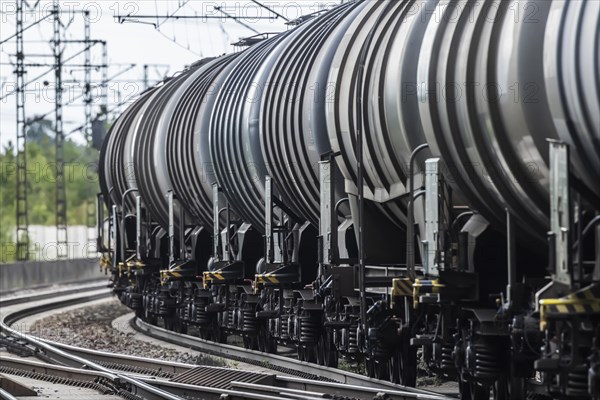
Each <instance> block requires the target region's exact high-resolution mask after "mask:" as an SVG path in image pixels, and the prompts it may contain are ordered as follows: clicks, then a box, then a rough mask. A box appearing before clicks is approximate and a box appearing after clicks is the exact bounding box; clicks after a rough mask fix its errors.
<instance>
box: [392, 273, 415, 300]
mask: <svg viewBox="0 0 600 400" xmlns="http://www.w3.org/2000/svg"><path fill="white" fill-rule="evenodd" d="M392 296H394V297H398V296H406V297H412V296H413V281H412V280H411V279H410V278H394V279H392Z"/></svg>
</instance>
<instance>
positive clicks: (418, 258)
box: [98, 0, 600, 399]
mask: <svg viewBox="0 0 600 400" xmlns="http://www.w3.org/2000/svg"><path fill="white" fill-rule="evenodd" d="M297 22H298V23H297V24H296V26H294V27H292V28H290V29H289V30H288V31H286V32H284V33H281V34H278V35H274V36H271V37H268V38H266V39H263V40H250V41H249V42H252V43H253V45H252V46H248V48H247V49H245V50H244V51H240V52H237V53H234V54H229V55H224V56H221V57H217V58H209V59H203V60H201V61H199V62H197V63H195V64H193V65H191V66H190V67H189V68H187V69H186V70H184V71H182V72H181V73H178V74H176V75H175V76H173V77H171V78H169V79H166V80H165V81H164V82H162V83H161V84H159V85H157V86H156V87H154V88H151V89H149V90H147V91H146V92H145V93H143V95H141V96H140V98H139V99H138V100H137V101H136V102H135V103H134V104H132V105H131V106H130V107H129V108H128V109H127V110H125V111H124V112H123V114H122V115H121V116H120V118H119V119H118V120H117V121H116V122H115V123H114V125H113V126H112V128H111V131H110V133H109V135H108V137H107V139H106V141H105V143H104V146H103V149H102V152H101V161H100V177H101V181H100V183H101V194H100V195H99V204H100V205H99V226H98V231H99V234H100V235H99V237H100V239H99V244H100V245H101V247H102V251H103V254H104V255H103V258H102V264H103V266H104V267H105V268H106V269H107V270H108V271H109V272H110V274H111V281H112V284H113V286H114V290H115V293H117V294H118V295H119V297H120V299H121V300H122V302H123V303H125V304H126V305H128V306H129V307H131V308H132V309H133V310H135V311H136V313H137V315H138V317H140V318H142V319H144V320H146V321H150V322H154V323H162V324H164V325H165V326H166V327H167V328H168V329H173V330H177V331H180V332H186V331H187V330H188V329H189V328H190V327H195V329H194V330H193V331H194V332H200V335H201V336H202V337H203V338H205V339H209V340H214V341H224V340H225V339H226V336H227V335H230V334H237V335H241V336H242V337H243V342H244V345H245V346H246V347H248V348H252V349H259V350H261V351H265V352H275V351H277V347H278V346H293V347H295V348H296V349H297V352H298V357H299V358H300V359H302V360H306V361H309V362H316V363H319V364H322V365H328V366H336V365H337V363H338V360H339V358H340V357H343V358H345V359H349V360H354V361H359V362H364V363H365V365H366V371H367V373H368V374H370V375H371V376H374V377H377V378H380V379H389V380H392V381H394V382H398V383H401V384H404V385H415V380H416V373H417V358H420V359H422V361H423V363H424V364H425V365H426V366H427V368H428V369H429V370H430V371H433V372H434V373H436V374H439V375H443V376H446V377H450V378H454V379H457V380H458V381H459V383H460V387H461V395H462V397H463V398H464V399H489V398H490V393H492V394H493V397H494V398H496V399H505V398H512V399H524V398H526V397H527V396H529V395H532V396H544V395H545V396H549V397H554V398H560V399H598V398H600V395H599V393H600V350H599V347H600V214H599V212H600V2H597V1H592V0H589V1H547V0H543V1H542V0H539V1H535V0H533V1H527V2H523V1H492V0H486V1H480V2H471V1H438V0H419V1H415V0H404V1H356V2H347V3H344V4H342V5H339V6H337V7H334V8H332V9H330V10H329V11H327V12H324V13H321V14H319V15H313V16H312V17H311V18H303V19H302V21H297ZM104 207H106V208H107V210H108V214H104V211H103V210H104ZM105 215H106V217H105ZM196 328H197V329H196Z"/></svg>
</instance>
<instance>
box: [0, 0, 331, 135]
mask: <svg viewBox="0 0 600 400" xmlns="http://www.w3.org/2000/svg"><path fill="white" fill-rule="evenodd" d="M26 2H27V4H28V5H29V6H31V8H28V9H27V10H26V13H25V17H24V23H23V24H24V26H25V27H28V26H30V25H32V24H35V25H33V26H32V27H31V28H29V29H27V30H26V31H25V33H24V37H25V47H24V54H25V63H27V64H50V65H49V66H39V67H38V66H29V67H27V74H26V77H25V80H26V82H31V83H30V84H29V85H28V86H27V90H26V93H25V97H26V106H25V110H26V115H27V117H28V118H29V117H33V116H34V115H43V114H46V113H48V118H49V119H51V120H53V119H54V114H53V110H54V99H55V94H54V87H55V86H54V73H53V71H52V69H51V68H52V66H51V64H52V63H53V58H52V57H51V55H52V46H51V44H50V43H49V41H50V40H51V39H52V35H53V17H52V15H51V11H52V1H36V0H27V1H26ZM261 3H262V4H263V5H267V6H269V7H270V8H271V9H272V10H274V11H275V12H277V13H278V14H280V15H281V16H283V17H285V18H286V19H289V20H293V19H295V18H298V17H300V16H301V15H305V14H309V13H313V12H317V11H322V10H324V9H327V8H328V7H331V6H333V5H335V4H339V3H340V1H339V0H337V1H326V0H321V1H318V0H299V1H268V0H267V1H261ZM33 6H35V8H34V7H33ZM60 6H61V13H60V18H61V23H62V24H63V26H64V28H63V29H62V30H63V35H64V36H63V39H62V40H72V41H73V40H82V39H83V38H84V14H83V11H88V12H89V19H90V30H91V39H92V40H94V39H96V40H105V41H106V42H107V50H108V65H109V68H108V77H109V78H113V77H115V78H114V79H113V80H111V82H110V83H109V85H108V102H109V109H112V110H114V114H115V115H116V114H117V113H118V112H119V111H120V110H122V107H124V106H126V104H127V103H128V101H131V100H133V99H134V98H135V96H136V95H137V94H139V93H140V92H141V91H143V88H144V82H143V78H144V67H143V65H144V64H147V65H148V68H147V76H148V80H149V81H150V83H156V82H158V81H160V80H161V79H162V78H163V77H164V76H166V75H172V74H173V73H175V72H177V71H180V70H181V69H183V68H185V66H186V65H189V64H191V63H193V62H194V61H196V60H198V59H201V58H203V57H210V56H216V55H221V54H224V53H230V52H233V51H240V49H239V48H236V47H234V46H232V45H231V44H232V43H234V42H236V41H238V40H239V39H240V38H242V37H248V36H253V35H255V34H256V33H255V32H254V31H257V32H261V33H262V32H281V31H284V30H286V29H289V26H287V25H286V24H285V22H286V20H285V19H284V18H283V17H280V16H277V15H275V14H274V13H272V12H271V11H269V10H267V9H264V8H261V7H259V6H258V5H257V4H255V2H253V1H246V0H241V1H222V0H221V1H201V0H168V1H166V0H156V1H154V0H138V1H113V0H100V1H68V0H64V1H60ZM15 7H16V1H15V0H10V1H9V0H0V42H2V45H0V120H1V123H0V145H2V146H5V145H7V144H8V142H9V141H14V140H15V138H16V97H15V95H14V93H13V92H14V90H15V82H16V78H15V75H14V66H13V65H14V62H15V60H16V58H15V55H14V54H15V53H16V40H15V39H14V38H12V39H11V36H13V35H14V34H15V32H16V30H15V29H16V25H15V24H16V16H15ZM217 8H220V10H218V9H217ZM223 12H224V13H227V14H229V15H231V16H236V17H239V18H240V21H239V22H241V23H238V22H236V21H234V20H232V19H227V18H225V17H223V15H224V14H223ZM156 15H160V16H162V17H159V18H155V17H154V16H156ZM144 16H150V17H151V18H144ZM167 16H170V18H166V17H167ZM185 16H187V17H194V18H180V19H177V18H176V17H185ZM119 17H121V18H119ZM203 17H206V18H203ZM38 21H41V22H39V23H37V24H36V22H38ZM63 46H64V48H63V60H67V59H69V58H72V60H70V61H68V62H66V63H65V64H64V65H63V71H64V72H63V81H64V82H65V84H64V85H65V86H64V92H63V98H64V102H66V103H69V104H68V105H67V106H65V108H64V131H65V133H66V134H69V137H70V138H72V139H74V140H76V141H83V135H82V133H81V132H80V131H79V130H78V128H79V127H81V125H82V124H83V122H84V107H83V104H84V103H83V98H82V97H81V96H82V93H83V84H82V82H83V79H84V74H83V69H82V68H81V66H82V64H84V56H83V53H82V50H83V49H84V45H83V44H82V43H68V44H63ZM78 53H81V54H79V55H77V54H78ZM91 53H92V61H91V63H92V65H101V64H102V47H101V46H100V45H94V46H93V47H92V49H91ZM45 72H49V73H47V74H45V75H44V73H45ZM92 81H93V82H95V85H93V90H92V92H93V99H94V102H93V104H94V106H93V112H94V113H96V112H97V111H98V107H99V104H100V96H99V94H100V90H99V89H98V87H97V84H98V83H99V82H101V81H102V71H101V69H98V70H94V71H93V72H92ZM118 104H123V106H122V107H121V108H119V107H117V105H118Z"/></svg>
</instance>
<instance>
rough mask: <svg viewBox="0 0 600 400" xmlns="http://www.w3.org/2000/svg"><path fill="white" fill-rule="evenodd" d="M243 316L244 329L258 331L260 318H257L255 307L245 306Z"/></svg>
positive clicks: (245, 330) (244, 330)
mask: <svg viewBox="0 0 600 400" xmlns="http://www.w3.org/2000/svg"><path fill="white" fill-rule="evenodd" d="M242 318H243V325H242V331H243V332H244V333H255V332H258V320H257V319H256V311H255V310H254V308H245V309H244V310H243V311H242Z"/></svg>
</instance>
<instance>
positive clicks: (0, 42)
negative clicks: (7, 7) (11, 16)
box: [0, 14, 51, 46]
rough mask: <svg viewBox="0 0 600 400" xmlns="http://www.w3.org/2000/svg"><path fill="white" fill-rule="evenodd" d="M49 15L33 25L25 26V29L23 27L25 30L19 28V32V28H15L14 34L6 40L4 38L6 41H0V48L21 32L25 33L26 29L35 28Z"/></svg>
mask: <svg viewBox="0 0 600 400" xmlns="http://www.w3.org/2000/svg"><path fill="white" fill-rule="evenodd" d="M50 15H51V14H48V15H46V16H45V17H42V19H40V20H37V21H35V22H34V23H32V24H31V25H28V26H27V27H25V28H23V27H21V28H20V30H19V28H17V32H16V33H15V34H14V35H12V36H10V37H8V38H6V39H4V40H2V41H0V46H1V45H3V44H4V43H6V42H8V41H9V40H11V39H12V38H14V37H17V35H19V34H23V32H25V31H26V30H27V29H29V28H32V27H34V26H36V25H37V24H39V23H40V22H42V21H44V20H45V19H46V18H48V17H49V16H50ZM21 25H22V22H21Z"/></svg>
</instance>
